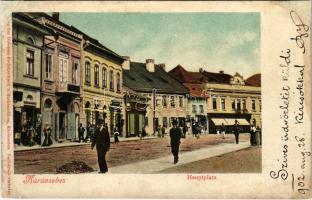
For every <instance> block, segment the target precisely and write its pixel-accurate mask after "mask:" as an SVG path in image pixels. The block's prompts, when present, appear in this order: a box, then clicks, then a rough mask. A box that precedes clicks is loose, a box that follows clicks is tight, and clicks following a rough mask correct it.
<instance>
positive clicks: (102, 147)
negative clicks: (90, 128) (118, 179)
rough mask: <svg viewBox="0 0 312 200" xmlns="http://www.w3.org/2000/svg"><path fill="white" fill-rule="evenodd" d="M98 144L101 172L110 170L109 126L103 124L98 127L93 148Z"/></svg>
mask: <svg viewBox="0 0 312 200" xmlns="http://www.w3.org/2000/svg"><path fill="white" fill-rule="evenodd" d="M94 146H96V151H97V157H98V163H99V167H100V172H99V173H106V172H107V171H108V168H107V164H106V159H105V156H106V153H107V152H108V151H109V147H110V137H109V132H108V128H107V127H106V126H105V125H104V124H102V125H101V126H100V127H96V130H95V134H94V138H93V140H92V144H91V149H93V148H94Z"/></svg>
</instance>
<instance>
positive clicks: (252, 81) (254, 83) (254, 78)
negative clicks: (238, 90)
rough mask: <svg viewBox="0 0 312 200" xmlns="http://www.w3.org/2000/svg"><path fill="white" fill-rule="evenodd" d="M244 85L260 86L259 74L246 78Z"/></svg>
mask: <svg viewBox="0 0 312 200" xmlns="http://www.w3.org/2000/svg"><path fill="white" fill-rule="evenodd" d="M245 83H246V85H250V86H255V87H261V74H254V75H252V76H250V77H249V78H247V79H246V81H245Z"/></svg>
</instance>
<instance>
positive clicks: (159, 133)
mask: <svg viewBox="0 0 312 200" xmlns="http://www.w3.org/2000/svg"><path fill="white" fill-rule="evenodd" d="M157 136H158V137H159V138H160V137H161V126H160V125H159V126H158V127H157Z"/></svg>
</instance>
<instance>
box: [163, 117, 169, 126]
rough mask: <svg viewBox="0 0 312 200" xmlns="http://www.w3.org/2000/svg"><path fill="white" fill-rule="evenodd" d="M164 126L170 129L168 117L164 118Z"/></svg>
mask: <svg viewBox="0 0 312 200" xmlns="http://www.w3.org/2000/svg"><path fill="white" fill-rule="evenodd" d="M163 126H164V127H166V128H167V127H168V118H167V117H163Z"/></svg>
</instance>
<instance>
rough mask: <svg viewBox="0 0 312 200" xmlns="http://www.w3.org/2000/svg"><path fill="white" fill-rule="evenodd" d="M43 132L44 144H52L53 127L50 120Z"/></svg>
mask: <svg viewBox="0 0 312 200" xmlns="http://www.w3.org/2000/svg"><path fill="white" fill-rule="evenodd" d="M43 133H44V141H43V143H42V146H50V145H51V144H52V143H53V142H52V138H51V128H50V126H49V123H48V122H47V123H46V125H45V127H44V129H43Z"/></svg>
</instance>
